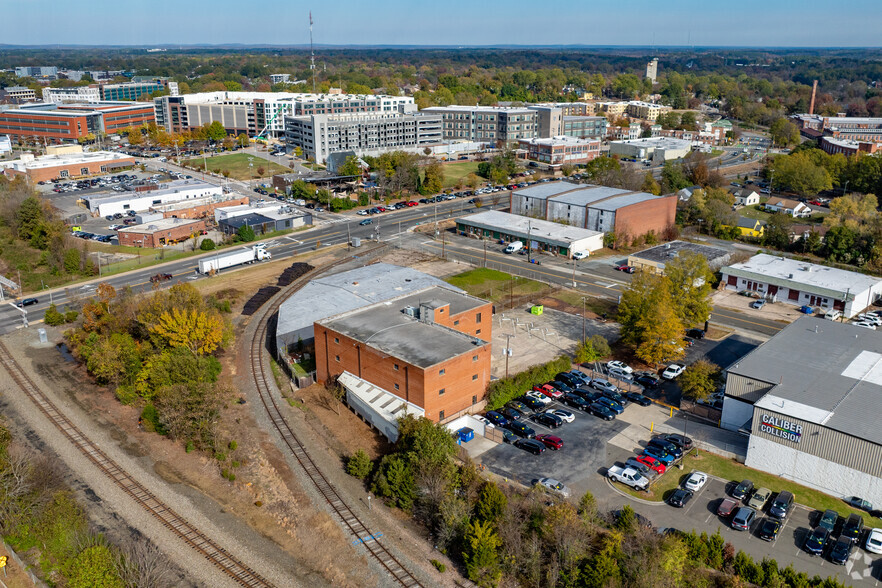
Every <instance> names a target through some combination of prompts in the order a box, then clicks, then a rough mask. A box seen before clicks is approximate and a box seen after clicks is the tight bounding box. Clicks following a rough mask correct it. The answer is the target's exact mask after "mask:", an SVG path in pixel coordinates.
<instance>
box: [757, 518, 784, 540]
mask: <svg viewBox="0 0 882 588" xmlns="http://www.w3.org/2000/svg"><path fill="white" fill-rule="evenodd" d="M781 526H782V525H781V521H779V520H776V519H770V518H769V517H766V518H765V519H763V522H762V524H761V525H760V528H759V533H758V535H759V538H760V539H762V540H763V541H774V540H775V539H777V538H778V533H780V532H781Z"/></svg>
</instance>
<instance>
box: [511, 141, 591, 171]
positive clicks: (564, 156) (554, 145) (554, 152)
mask: <svg viewBox="0 0 882 588" xmlns="http://www.w3.org/2000/svg"><path fill="white" fill-rule="evenodd" d="M518 146H519V147H520V148H521V149H523V150H525V151H526V158H527V159H529V160H531V161H538V162H540V163H546V164H548V165H552V166H560V165H563V164H570V165H580V164H584V163H588V162H589V161H591V160H592V159H594V158H596V157H599V156H600V140H599V139H577V138H576V137H566V136H558V137H551V138H549V139H521V140H520V141H518Z"/></svg>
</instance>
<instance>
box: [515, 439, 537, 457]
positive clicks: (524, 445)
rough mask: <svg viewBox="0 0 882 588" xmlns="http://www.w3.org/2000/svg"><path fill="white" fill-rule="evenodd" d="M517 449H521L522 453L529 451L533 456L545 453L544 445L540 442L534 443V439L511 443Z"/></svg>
mask: <svg viewBox="0 0 882 588" xmlns="http://www.w3.org/2000/svg"><path fill="white" fill-rule="evenodd" d="M512 445H514V446H515V447H517V448H518V449H523V450H524V451H529V452H530V453H532V454H533V455H539V454H541V453H542V452H543V451H545V444H544V443H542V442H541V441H536V440H535V439H518V440H517V441H515V442H514V443H512Z"/></svg>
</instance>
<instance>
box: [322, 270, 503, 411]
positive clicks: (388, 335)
mask: <svg viewBox="0 0 882 588" xmlns="http://www.w3.org/2000/svg"><path fill="white" fill-rule="evenodd" d="M492 323H493V317H492V306H491V305H490V303H489V302H487V301H486V300H481V299H479V298H475V297H473V296H470V295H468V294H464V293H462V292H457V291H454V290H452V289H449V288H446V287H444V286H430V287H428V288H425V289H422V290H419V291H416V292H410V293H407V294H403V295H401V296H397V297H394V298H391V299H388V300H385V301H383V302H379V303H376V304H373V305H371V306H367V307H363V308H358V309H355V310H350V311H347V312H344V313H341V314H338V315H335V316H331V317H329V318H325V319H322V320H318V321H316V322H315V326H314V329H315V358H316V380H317V381H319V382H332V381H335V380H336V379H337V378H338V377H339V376H340V375H342V374H343V373H344V372H348V373H350V374H352V375H354V376H356V377H358V378H359V379H361V380H364V381H366V382H370V383H371V384H373V385H374V386H377V387H379V388H381V389H383V390H385V391H386V392H389V393H391V394H394V395H395V396H397V397H399V398H401V399H403V400H404V401H406V402H408V403H411V404H414V405H416V406H418V407H420V408H422V409H423V410H424V411H425V413H424V416H425V417H426V418H427V419H429V420H431V421H434V422H444V421H445V420H448V419H453V418H456V417H457V416H459V415H460V414H462V413H465V412H468V411H470V410H478V409H479V408H480V407H481V406H482V404H483V401H484V400H485V394H486V390H487V385H488V384H489V382H490V359H491V354H490V349H491V346H490V338H491V329H492Z"/></svg>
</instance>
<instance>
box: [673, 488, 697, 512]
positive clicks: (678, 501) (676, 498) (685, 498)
mask: <svg viewBox="0 0 882 588" xmlns="http://www.w3.org/2000/svg"><path fill="white" fill-rule="evenodd" d="M691 498H692V491H691V490H686V489H685V488H677V489H676V490H674V493H673V494H671V497H670V498H668V504H670V505H671V506H676V507H677V508H683V507H684V506H686V503H687V502H689V500H690V499H691Z"/></svg>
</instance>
